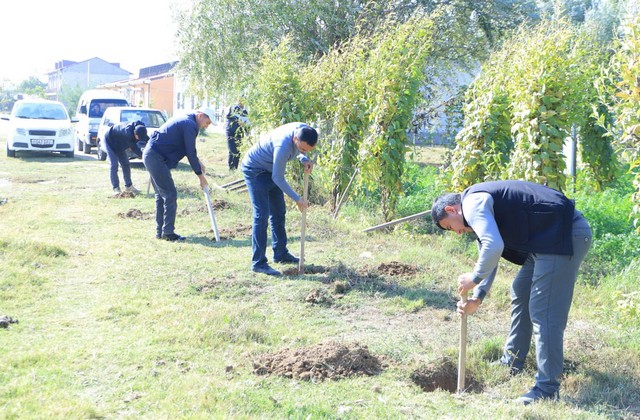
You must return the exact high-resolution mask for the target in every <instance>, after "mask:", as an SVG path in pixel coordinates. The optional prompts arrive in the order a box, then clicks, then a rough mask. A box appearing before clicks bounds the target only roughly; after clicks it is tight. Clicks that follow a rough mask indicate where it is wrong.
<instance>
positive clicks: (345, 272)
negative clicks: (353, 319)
mask: <svg viewBox="0 0 640 420" xmlns="http://www.w3.org/2000/svg"><path fill="white" fill-rule="evenodd" d="M382 267H383V265H381V266H380V268H382ZM304 269H305V273H304V274H299V273H298V268H297V267H294V268H290V269H288V270H285V271H284V272H283V274H284V275H285V277H289V278H291V279H300V280H305V281H319V282H321V283H324V284H333V285H334V288H335V290H336V293H340V294H345V293H348V292H349V291H351V290H355V291H359V292H361V293H366V294H375V295H376V296H380V297H383V298H396V297H402V298H404V299H406V300H408V301H413V302H419V301H421V302H422V303H423V305H424V306H430V307H432V308H435V309H452V308H454V307H455V301H454V300H453V298H452V297H451V296H450V294H449V293H446V292H444V291H439V290H434V289H432V288H426V287H411V286H404V285H402V284H400V282H398V281H395V279H394V278H395V276H389V275H383V274H380V273H378V272H376V270H375V269H357V270H356V269H352V268H349V267H346V266H344V265H343V264H342V263H340V264H338V265H337V266H334V267H323V266H317V265H309V266H308V267H307V266H305V267H304ZM399 277H401V276H399Z"/></svg>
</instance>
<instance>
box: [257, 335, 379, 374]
mask: <svg viewBox="0 0 640 420" xmlns="http://www.w3.org/2000/svg"><path fill="white" fill-rule="evenodd" d="M381 369H382V366H381V363H380V361H379V360H378V358H377V357H375V356H372V355H371V354H370V353H369V350H368V349H367V347H366V346H361V345H359V344H357V343H354V344H350V345H348V344H338V343H334V342H329V343H321V344H317V345H315V346H310V347H303V348H298V349H288V348H287V349H284V350H280V351H279V352H276V353H272V354H266V355H263V356H261V357H260V358H258V359H257V360H256V361H254V362H253V372H254V373H255V374H256V375H267V374H273V375H281V376H284V377H286V378H292V379H301V380H316V381H318V380H324V379H342V378H346V377H350V376H355V375H369V376H373V375H377V374H378V373H380V370H381Z"/></svg>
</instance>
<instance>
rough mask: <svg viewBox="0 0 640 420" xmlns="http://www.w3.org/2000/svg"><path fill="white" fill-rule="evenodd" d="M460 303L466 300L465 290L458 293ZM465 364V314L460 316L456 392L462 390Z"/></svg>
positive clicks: (459, 392)
mask: <svg viewBox="0 0 640 420" xmlns="http://www.w3.org/2000/svg"><path fill="white" fill-rule="evenodd" d="M460 296H461V298H462V303H466V302H467V292H464V294H462V295H460ZM466 365H467V314H466V313H464V314H462V316H461V317H460V351H459V352H458V394H462V393H463V392H464V376H465V369H466Z"/></svg>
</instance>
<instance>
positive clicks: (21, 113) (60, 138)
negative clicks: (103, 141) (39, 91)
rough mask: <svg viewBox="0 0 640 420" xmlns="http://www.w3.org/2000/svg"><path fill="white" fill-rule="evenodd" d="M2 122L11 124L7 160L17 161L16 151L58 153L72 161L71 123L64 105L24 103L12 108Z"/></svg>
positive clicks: (52, 102) (14, 105) (18, 102)
mask: <svg viewBox="0 0 640 420" xmlns="http://www.w3.org/2000/svg"><path fill="white" fill-rule="evenodd" d="M2 119H3V120H7V121H9V123H8V125H7V128H8V129H7V156H8V157H16V152H17V151H20V152H22V151H39V152H59V153H61V154H63V155H64V156H67V157H70V158H72V157H73V153H74V149H73V143H74V134H73V126H72V125H71V123H72V120H71V119H70V118H69V113H68V112H67V109H66V108H65V106H64V105H63V104H62V103H61V102H58V101H48V100H45V99H21V100H19V101H16V103H15V104H13V108H12V110H11V114H10V115H9V116H8V117H7V116H3V117H2ZM73 122H75V120H74V121H73Z"/></svg>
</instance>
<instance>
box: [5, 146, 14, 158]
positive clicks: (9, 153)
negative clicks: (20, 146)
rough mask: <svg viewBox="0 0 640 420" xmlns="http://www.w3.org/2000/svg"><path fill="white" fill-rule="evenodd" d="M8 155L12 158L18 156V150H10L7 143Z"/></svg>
mask: <svg viewBox="0 0 640 420" xmlns="http://www.w3.org/2000/svg"><path fill="white" fill-rule="evenodd" d="M7 157H12V158H14V157H16V151H15V150H10V149H9V145H8V144H7Z"/></svg>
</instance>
